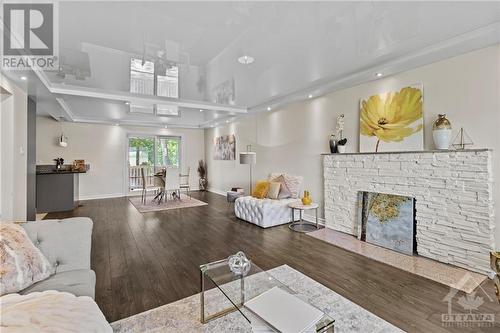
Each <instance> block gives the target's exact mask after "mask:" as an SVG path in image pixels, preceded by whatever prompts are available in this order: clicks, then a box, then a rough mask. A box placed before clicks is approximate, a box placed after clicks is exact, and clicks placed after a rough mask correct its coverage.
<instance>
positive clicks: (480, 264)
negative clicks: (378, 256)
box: [323, 149, 495, 273]
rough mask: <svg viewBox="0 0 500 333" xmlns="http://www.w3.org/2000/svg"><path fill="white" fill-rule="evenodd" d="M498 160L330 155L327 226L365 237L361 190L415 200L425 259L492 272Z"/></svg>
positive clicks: (475, 154)
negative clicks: (360, 226) (360, 221)
mask: <svg viewBox="0 0 500 333" xmlns="http://www.w3.org/2000/svg"><path fill="white" fill-rule="evenodd" d="M491 155H492V152H491V151H490V150H488V149H471V150H464V151H422V152H398V153H353V154H326V155H324V161H323V167H324V182H325V183H324V186H325V187H324V188H325V225H326V227H328V228H332V229H335V230H338V231H342V232H345V233H348V234H351V235H357V223H358V216H357V214H358V212H357V211H358V209H357V207H358V204H359V203H358V192H360V191H367V192H380V193H387V194H397V195H404V196H410V197H414V198H415V199H416V206H415V207H416V216H415V218H416V241H417V251H418V255H420V256H424V257H428V258H431V259H434V260H437V261H440V262H444V263H449V264H452V265H455V266H459V267H463V268H466V269H469V270H472V271H475V272H480V273H488V272H489V271H490V269H489V252H490V251H491V250H492V249H493V246H494V227H495V222H494V208H493V175H492V168H491V160H492V156H491Z"/></svg>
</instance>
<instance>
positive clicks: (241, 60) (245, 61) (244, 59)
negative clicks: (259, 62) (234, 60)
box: [238, 54, 255, 65]
mask: <svg viewBox="0 0 500 333" xmlns="http://www.w3.org/2000/svg"><path fill="white" fill-rule="evenodd" d="M254 61H255V58H254V57H251V56H249V55H246V54H245V55H243V56H241V57H239V58H238V62H239V63H240V64H243V65H250V64H251V63H252V62H254Z"/></svg>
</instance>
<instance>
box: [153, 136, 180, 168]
mask: <svg viewBox="0 0 500 333" xmlns="http://www.w3.org/2000/svg"><path fill="white" fill-rule="evenodd" d="M157 143H158V144H157V148H156V154H157V155H156V156H157V157H156V161H157V165H158V166H162V167H174V168H178V167H179V162H180V138H179V137H172V136H170V137H159V138H158V139H157Z"/></svg>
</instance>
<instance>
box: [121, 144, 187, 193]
mask: <svg viewBox="0 0 500 333" xmlns="http://www.w3.org/2000/svg"><path fill="white" fill-rule="evenodd" d="M180 150H181V138H180V137H178V136H130V137H129V139H128V168H129V190H130V191H134V190H138V189H142V187H143V184H144V181H145V184H146V185H153V184H154V179H153V177H154V174H155V173H156V172H158V171H159V170H160V169H164V168H178V169H180V162H181V151H180ZM143 174H144V177H143Z"/></svg>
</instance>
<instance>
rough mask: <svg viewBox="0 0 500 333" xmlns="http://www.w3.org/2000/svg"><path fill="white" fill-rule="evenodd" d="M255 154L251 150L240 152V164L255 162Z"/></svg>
mask: <svg viewBox="0 0 500 333" xmlns="http://www.w3.org/2000/svg"><path fill="white" fill-rule="evenodd" d="M256 163H257V154H256V153H255V152H253V151H246V152H242V153H240V164H256Z"/></svg>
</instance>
